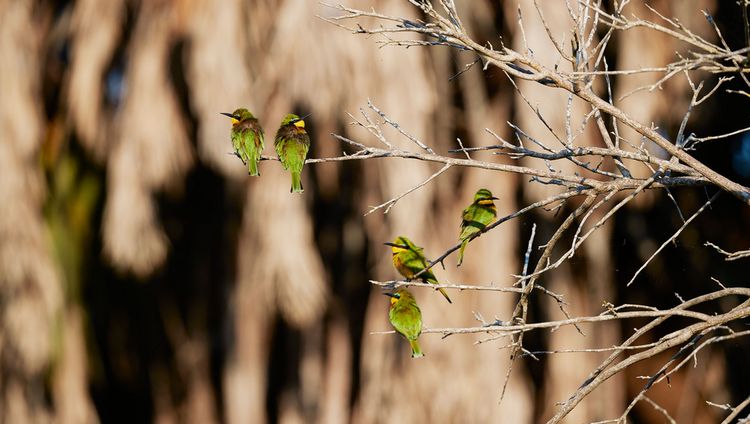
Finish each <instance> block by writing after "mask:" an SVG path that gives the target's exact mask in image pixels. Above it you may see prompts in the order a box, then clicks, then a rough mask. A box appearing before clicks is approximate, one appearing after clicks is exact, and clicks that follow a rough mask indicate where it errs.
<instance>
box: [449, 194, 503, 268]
mask: <svg viewBox="0 0 750 424" xmlns="http://www.w3.org/2000/svg"><path fill="white" fill-rule="evenodd" d="M495 200H497V197H494V196H492V193H491V192H490V191H489V190H487V189H486V188H480V189H479V190H477V192H476V194H475V195H474V201H473V202H472V203H471V204H470V205H469V206H468V207H467V208H466V209H464V212H463V214H462V215H461V235H459V236H458V238H459V240H461V249H460V250H459V251H458V264H457V265H456V266H461V263H462V262H463V261H464V249H466V246H467V245H468V244H469V239H470V238H471V236H472V235H474V234H476V233H478V232H480V231H482V230H483V229H484V227H486V226H488V225H490V224H491V223H492V222H493V221H495V218H497V209H496V208H495V202H494V201H495Z"/></svg>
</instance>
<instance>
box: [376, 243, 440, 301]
mask: <svg viewBox="0 0 750 424" xmlns="http://www.w3.org/2000/svg"><path fill="white" fill-rule="evenodd" d="M385 245H386V246H391V253H392V254H393V266H394V267H396V269H397V270H398V272H399V273H400V274H401V275H403V276H404V277H405V278H406V279H407V280H413V279H415V278H417V279H420V280H422V281H424V282H425V283H430V284H440V283H439V282H438V280H437V278H435V274H433V273H432V270H429V269H428V270H427V271H425V272H423V273H422V274H420V275H419V277H415V276H416V275H417V274H419V272H420V271H422V270H424V269H425V268H427V259H426V258H425V256H424V250H423V249H422V248H421V247H419V246H417V245H415V244H414V243H412V241H411V240H409V239H408V238H406V237H404V236H399V237H396V240H394V241H393V243H385ZM437 290H439V291H440V294H442V295H443V297H445V300H447V301H448V303H453V302H451V298H450V297H448V293H446V292H445V290H444V289H443V288H442V287H441V288H438V289H437Z"/></svg>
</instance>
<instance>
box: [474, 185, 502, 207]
mask: <svg viewBox="0 0 750 424" xmlns="http://www.w3.org/2000/svg"><path fill="white" fill-rule="evenodd" d="M494 200H497V197H495V196H493V195H492V192H490V191H489V190H487V189H486V188H480V189H479V190H477V192H476V194H475V195H474V203H476V204H479V205H493V204H494Z"/></svg>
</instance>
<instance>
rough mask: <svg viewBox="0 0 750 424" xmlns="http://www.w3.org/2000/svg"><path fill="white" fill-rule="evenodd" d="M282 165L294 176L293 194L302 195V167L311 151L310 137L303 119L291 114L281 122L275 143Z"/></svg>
mask: <svg viewBox="0 0 750 424" xmlns="http://www.w3.org/2000/svg"><path fill="white" fill-rule="evenodd" d="M273 145H274V147H275V148H276V154H277V155H278V156H279V160H280V161H281V165H283V166H284V169H286V170H288V171H289V172H290V173H291V174H292V189H291V192H292V193H302V192H303V191H305V190H304V189H303V188H302V167H303V166H304V165H305V158H307V151H308V150H310V136H309V135H307V132H306V131H305V121H304V120H303V118H300V117H299V116H297V115H295V114H293V113H290V114H289V115H287V116H285V117H284V120H283V121H281V126H280V127H279V130H278V131H277V132H276V139H275V140H274V143H273Z"/></svg>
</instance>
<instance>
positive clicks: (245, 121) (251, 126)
mask: <svg viewBox="0 0 750 424" xmlns="http://www.w3.org/2000/svg"><path fill="white" fill-rule="evenodd" d="M222 115H225V116H228V117H230V118H232V132H231V134H232V147H234V153H235V154H236V155H237V156H238V157H239V158H240V159H241V160H242V163H244V164H245V165H247V173H248V174H250V175H252V176H259V175H260V172H259V171H258V161H259V160H260V155H261V154H262V153H263V148H264V147H265V139H264V135H263V128H262V127H261V126H260V123H259V122H258V120H257V119H255V117H254V116H253V114H252V113H250V111H249V110H247V109H244V108H240V109H237V110H235V111H234V112H232V113H222Z"/></svg>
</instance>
